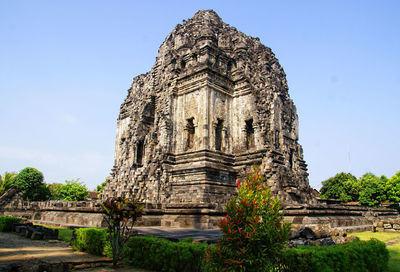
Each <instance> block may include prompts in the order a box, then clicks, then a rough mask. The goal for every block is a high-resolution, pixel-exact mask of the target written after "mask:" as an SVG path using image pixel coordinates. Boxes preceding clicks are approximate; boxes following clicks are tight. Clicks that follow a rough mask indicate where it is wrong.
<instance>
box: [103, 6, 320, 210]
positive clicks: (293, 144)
mask: <svg viewBox="0 0 400 272" xmlns="http://www.w3.org/2000/svg"><path fill="white" fill-rule="evenodd" d="M252 165H260V166H261V168H260V169H261V171H262V173H263V174H264V175H265V176H266V178H267V180H268V183H269V185H270V187H271V190H272V191H273V192H274V193H275V194H276V195H277V196H279V197H280V199H281V200H282V201H283V202H284V203H312V202H313V201H315V200H314V199H313V197H312V194H311V191H312V189H311V188H310V186H309V184H308V179H307V175H308V174H307V168H306V164H305V162H304V160H303V152H302V148H301V146H300V145H299V143H298V117H297V114H296V107H295V106H294V104H293V101H292V100H291V99H290V97H289V94H288V85H287V82H286V77H285V73H284V71H283V69H282V67H281V66H280V65H279V62H278V60H277V59H276V57H275V55H274V54H273V53H272V51H271V49H270V48H268V47H266V46H264V45H263V44H261V42H260V41H259V39H258V38H253V37H249V36H246V35H245V34H243V33H242V32H240V31H238V30H236V28H234V27H231V26H229V25H228V24H226V23H224V22H223V21H222V20H221V18H220V17H218V15H217V14H216V13H215V12H214V11H212V10H201V11H198V12H197V13H196V14H195V15H194V17H193V18H191V19H189V20H187V21H183V24H179V25H177V26H176V27H175V29H174V30H173V31H172V32H171V33H170V34H169V35H168V36H167V38H166V39H165V41H164V43H163V44H162V45H161V47H160V49H159V51H158V56H157V59H156V63H155V64H154V66H153V68H152V69H151V71H150V72H148V73H146V74H144V75H139V76H137V77H136V78H134V80H133V83H132V86H131V88H130V89H129V90H128V96H127V98H126V99H125V101H124V102H123V104H122V105H121V111H120V115H119V118H118V125H117V139H116V146H115V166H114V168H113V170H112V173H111V176H110V177H109V183H108V185H107V187H106V190H105V192H104V193H103V196H104V197H109V196H114V195H118V196H120V195H124V196H129V197H137V198H140V200H141V201H143V202H146V203H152V204H161V205H163V206H166V207H174V208H177V207H179V208H183V207H188V205H189V206H190V207H191V208H194V207H205V206H206V207H209V206H210V205H212V206H213V207H212V208H216V209H222V208H223V205H224V204H225V203H226V201H227V200H228V199H230V197H231V195H232V194H233V193H234V192H235V190H236V180H237V179H238V178H242V177H243V176H244V174H245V173H246V171H247V170H249V168H250V167H251V166H252Z"/></svg>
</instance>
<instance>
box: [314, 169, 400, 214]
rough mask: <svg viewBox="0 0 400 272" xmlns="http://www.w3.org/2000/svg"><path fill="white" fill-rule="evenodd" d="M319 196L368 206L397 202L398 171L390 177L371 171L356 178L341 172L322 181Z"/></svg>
mask: <svg viewBox="0 0 400 272" xmlns="http://www.w3.org/2000/svg"><path fill="white" fill-rule="evenodd" d="M320 196H321V198H333V199H339V200H342V201H344V202H351V201H357V202H360V204H361V205H368V206H378V205H379V204H380V203H382V202H390V203H392V204H397V203H399V202H400V171H399V172H397V173H396V174H395V175H394V176H393V177H391V178H390V179H388V178H387V177H385V176H383V175H382V176H381V177H377V176H375V175H374V174H372V173H367V174H365V175H363V176H362V177H360V178H359V179H357V178H356V177H355V176H353V175H352V174H350V173H343V172H342V173H339V174H337V175H336V176H334V177H332V178H329V179H327V180H325V181H323V182H322V188H321V190H320Z"/></svg>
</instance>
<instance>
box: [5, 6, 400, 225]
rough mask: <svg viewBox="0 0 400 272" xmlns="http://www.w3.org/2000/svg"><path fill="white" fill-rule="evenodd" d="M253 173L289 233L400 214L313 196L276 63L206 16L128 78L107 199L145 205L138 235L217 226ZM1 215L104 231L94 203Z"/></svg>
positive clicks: (14, 205)
mask: <svg viewBox="0 0 400 272" xmlns="http://www.w3.org/2000/svg"><path fill="white" fill-rule="evenodd" d="M253 165H259V166H260V171H261V172H262V174H263V175H264V176H265V177H266V180H267V182H268V184H269V185H270V187H271V191H272V192H273V193H274V194H275V195H276V196H278V197H279V198H280V199H281V203H283V207H284V213H285V220H286V221H289V222H291V223H292V228H295V229H296V228H297V229H298V228H300V227H302V226H309V227H311V228H313V230H315V231H318V230H326V229H328V230H330V229H337V228H341V229H343V230H345V231H347V230H358V231H359V230H370V229H371V228H372V227H373V226H374V224H375V225H376V226H378V223H379V224H381V223H382V224H383V223H384V222H389V221H387V220H389V219H393V220H394V219H396V218H397V216H398V213H397V212H396V211H395V210H391V209H379V208H369V207H360V206H346V205H342V204H341V203H340V202H339V201H332V200H321V199H318V198H316V197H315V196H314V195H313V194H312V191H313V190H312V188H311V187H310V186H309V184H308V178H307V176H308V174H307V167H306V163H305V162H304V160H303V152H302V148H301V146H300V145H299V143H298V117H297V114H296V108H295V106H294V104H293V101H292V100H291V99H290V97H289V94H288V85H287V82H286V78H285V73H284V71H283V69H282V67H281V66H280V65H279V62H278V60H277V59H276V58H275V56H274V54H273V53H272V51H271V49H269V48H268V47H266V46H264V45H262V44H261V43H260V41H259V39H258V38H253V37H249V36H246V35H245V34H243V33H242V32H239V31H238V30H236V29H235V28H234V27H231V26H229V25H228V24H226V23H224V22H222V20H221V18H219V17H218V15H217V14H216V13H215V12H214V11H212V10H201V11H199V12H197V13H196V14H195V15H194V17H193V18H191V19H189V20H187V21H183V23H182V24H179V25H177V26H176V27H175V29H174V30H173V31H172V32H171V34H169V35H168V36H167V37H166V39H165V41H164V43H163V44H162V45H161V47H160V49H159V52H158V57H157V59H156V63H155V64H154V66H153V68H152V69H151V71H150V72H148V73H146V74H143V75H139V76H137V77H135V78H134V80H133V83H132V86H131V88H130V89H129V91H128V96H127V97H126V99H125V101H124V102H123V103H122V105H121V111H120V115H119V117H118V125H117V137H116V146H115V165H114V168H113V169H112V172H111V175H110V176H109V177H108V183H107V186H106V188H105V190H104V192H103V194H102V198H103V199H105V198H107V197H111V196H126V197H135V198H138V199H140V201H142V202H143V203H145V209H144V215H143V217H142V218H141V221H139V222H138V223H139V224H141V225H145V226H163V227H178V228H188V227H189V228H193V227H194V228H203V229H210V228H217V225H218V222H219V221H220V219H221V218H222V217H223V216H224V215H225V213H224V204H225V203H226V202H227V200H228V199H230V197H231V196H232V195H233V194H235V192H236V180H237V179H238V178H243V177H244V176H245V174H246V172H247V171H249V170H250V168H251V167H252V166H253ZM0 214H2V215H12V216H17V217H25V218H27V219H30V220H32V221H33V222H38V223H42V224H47V225H59V226H93V227H100V226H102V225H103V220H102V218H103V217H102V214H101V209H100V202H99V201H93V200H92V201H80V202H63V201H45V202H28V201H23V200H22V199H21V198H20V197H19V195H18V193H17V192H16V191H9V192H7V193H6V194H4V195H3V196H1V197H0ZM384 220H386V221H384ZM396 220H397V219H396ZM396 222H397V221H396ZM382 224H381V225H382ZM379 226H380V225H379Z"/></svg>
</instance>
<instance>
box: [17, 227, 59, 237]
mask: <svg viewBox="0 0 400 272" xmlns="http://www.w3.org/2000/svg"><path fill="white" fill-rule="evenodd" d="M14 231H15V232H16V233H17V234H19V235H21V236H24V237H26V238H30V239H32V240H58V229H49V228H46V227H43V226H37V225H33V224H32V223H27V224H14Z"/></svg>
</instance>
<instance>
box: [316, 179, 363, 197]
mask: <svg viewBox="0 0 400 272" xmlns="http://www.w3.org/2000/svg"><path fill="white" fill-rule="evenodd" d="M358 192H359V184H358V183H357V178H356V177H355V176H353V175H352V174H350V173H343V172H342V173H339V174H337V175H336V176H334V177H332V178H329V179H327V180H325V181H323V182H322V188H321V190H320V194H321V197H322V198H333V199H340V200H342V201H346V202H348V201H352V200H353V201H357V199H358Z"/></svg>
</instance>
